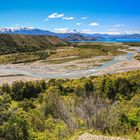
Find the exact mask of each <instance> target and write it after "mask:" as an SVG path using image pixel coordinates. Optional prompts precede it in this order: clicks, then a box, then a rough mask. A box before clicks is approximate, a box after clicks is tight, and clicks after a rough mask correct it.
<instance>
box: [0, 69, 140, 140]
mask: <svg viewBox="0 0 140 140" xmlns="http://www.w3.org/2000/svg"><path fill="white" fill-rule="evenodd" d="M139 118H140V71H134V72H127V73H123V74H114V75H106V76H99V77H90V78H81V79H75V80H70V79H51V80H49V81H48V82H45V81H36V82H22V81H17V82H14V83H13V84H12V85H8V84H4V85H2V86H1V87H0V139H1V140H33V139H36V140H46V139H47V140H63V139H64V140H66V139H70V138H71V139H77V136H79V135H81V134H82V133H85V132H88V133H91V134H101V135H113V136H122V137H127V138H134V139H137V140H139V139H140V119H139Z"/></svg>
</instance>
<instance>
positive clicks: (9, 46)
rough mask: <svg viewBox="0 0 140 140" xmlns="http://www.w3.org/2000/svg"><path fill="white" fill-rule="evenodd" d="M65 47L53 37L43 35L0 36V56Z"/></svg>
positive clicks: (61, 41) (63, 43)
mask: <svg viewBox="0 0 140 140" xmlns="http://www.w3.org/2000/svg"><path fill="white" fill-rule="evenodd" d="M61 45H62V46H63V45H67V44H66V43H65V42H64V41H63V40H61V39H59V38H57V37H55V36H43V35H40V36H38V35H13V34H12V35H11V34H1V35H0V54H10V53H17V52H32V51H42V50H45V49H48V48H53V47H57V46H61Z"/></svg>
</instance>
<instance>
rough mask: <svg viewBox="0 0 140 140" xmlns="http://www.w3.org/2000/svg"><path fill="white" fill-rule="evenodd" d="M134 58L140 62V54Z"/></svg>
mask: <svg viewBox="0 0 140 140" xmlns="http://www.w3.org/2000/svg"><path fill="white" fill-rule="evenodd" d="M134 58H135V59H136V60H139V61H140V53H138V54H137V55H136V56H135V57H134Z"/></svg>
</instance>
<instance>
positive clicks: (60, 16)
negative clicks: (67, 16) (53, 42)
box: [48, 13, 64, 18]
mask: <svg viewBox="0 0 140 140" xmlns="http://www.w3.org/2000/svg"><path fill="white" fill-rule="evenodd" d="M62 17H64V14H58V13H53V14H51V15H49V16H48V18H62Z"/></svg>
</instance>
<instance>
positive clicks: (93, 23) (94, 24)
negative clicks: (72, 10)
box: [89, 22, 99, 26]
mask: <svg viewBox="0 0 140 140" xmlns="http://www.w3.org/2000/svg"><path fill="white" fill-rule="evenodd" d="M89 25H90V26H98V25H99V23H97V22H92V23H90V24H89Z"/></svg>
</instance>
